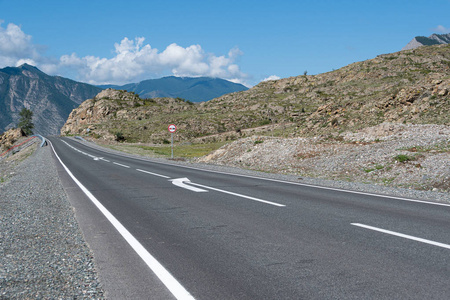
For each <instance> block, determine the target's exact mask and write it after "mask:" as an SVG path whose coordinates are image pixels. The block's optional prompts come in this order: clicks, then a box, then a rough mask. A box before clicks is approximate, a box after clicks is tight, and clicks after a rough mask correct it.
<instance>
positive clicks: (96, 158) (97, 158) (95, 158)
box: [94, 156, 103, 160]
mask: <svg viewBox="0 0 450 300" xmlns="http://www.w3.org/2000/svg"><path fill="white" fill-rule="evenodd" d="M100 159H103V157H95V156H94V160H100Z"/></svg>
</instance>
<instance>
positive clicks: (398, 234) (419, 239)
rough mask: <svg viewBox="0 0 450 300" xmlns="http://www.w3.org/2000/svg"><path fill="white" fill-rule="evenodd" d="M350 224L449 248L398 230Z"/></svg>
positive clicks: (449, 247)
mask: <svg viewBox="0 0 450 300" xmlns="http://www.w3.org/2000/svg"><path fill="white" fill-rule="evenodd" d="M351 224H352V225H353V226H358V227H362V228H366V229H370V230H374V231H378V232H382V233H386V234H390V235H394V236H398V237H402V238H405V239H409V240H414V241H417V242H421V243H425V244H430V245H433V246H438V247H441V248H446V249H450V245H447V244H443V243H439V242H435V241H430V240H426V239H422V238H418V237H415V236H412V235H407V234H403V233H399V232H395V231H390V230H386V229H382V228H377V227H373V226H369V225H364V224H360V223H351Z"/></svg>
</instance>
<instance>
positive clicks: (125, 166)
mask: <svg viewBox="0 0 450 300" xmlns="http://www.w3.org/2000/svg"><path fill="white" fill-rule="evenodd" d="M113 164H115V165H118V166H121V167H124V168H129V167H130V166H127V165H122V164H119V163H116V162H113Z"/></svg>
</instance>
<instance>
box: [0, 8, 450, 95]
mask: <svg viewBox="0 0 450 300" xmlns="http://www.w3.org/2000/svg"><path fill="white" fill-rule="evenodd" d="M449 11H450V0H433V1H429V0H428V1H416V0H408V1H403V0H391V1H385V0H378V1H372V0H366V1H350V0H345V1H326V0H312V1H301V0H298V1H290V0H287V1H286V0H279V1H274V0H271V1H266V0H258V1H253V0H240V1H236V0H227V1H223V2H222V1H178V0H163V1H155V0H149V1H135V0H128V1H114V0H109V1H102V0H90V1H84V0H77V1H72V0H64V1H61V0H57V1H56V0H40V1H35V0H0V20H1V21H0V22H1V23H0V68H3V67H5V66H18V65H20V64H22V63H24V62H28V63H30V64H33V65H35V66H37V67H38V68H40V69H41V70H43V71H44V72H46V73H48V74H51V75H60V76H64V77H68V78H71V79H74V80H78V81H83V82H88V83H92V84H102V83H115V84H125V83H129V82H137V81H140V80H144V79H150V78H160V77H163V76H168V75H176V76H213V77H220V78H224V79H228V80H232V81H235V82H240V83H244V84H246V85H247V86H253V85H255V84H257V83H258V82H260V81H262V80H264V79H267V78H285V77H290V76H298V75H302V74H303V73H304V71H307V72H308V74H310V75H313V74H318V73H323V72H328V71H332V70H333V69H338V68H341V67H343V66H345V65H348V64H350V63H353V62H357V61H362V60H366V59H371V58H374V57H375V56H377V55H379V54H384V53H392V52H397V51H400V50H401V48H402V47H404V46H405V45H406V44H407V43H408V42H409V41H410V40H411V39H412V38H414V37H415V36H417V35H423V36H429V35H431V34H432V33H449V32H450V18H449V16H448V12H449Z"/></svg>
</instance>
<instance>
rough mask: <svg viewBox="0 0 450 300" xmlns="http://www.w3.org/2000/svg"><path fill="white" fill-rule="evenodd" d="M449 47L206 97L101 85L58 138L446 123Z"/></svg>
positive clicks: (289, 133) (130, 138)
mask: <svg viewBox="0 0 450 300" xmlns="http://www.w3.org/2000/svg"><path fill="white" fill-rule="evenodd" d="M449 91H450V45H438V46H429V47H420V48H417V49H414V50H407V51H401V52H397V53H392V54H385V55H379V56H378V57H376V58H374V59H370V60H367V61H363V62H357V63H354V64H351V65H348V66H346V67H343V68H341V69H339V70H335V71H332V72H328V73H324V74H319V75H301V76H297V77H290V78H285V79H280V80H276V81H266V82H262V83H260V84H258V85H257V86H255V87H253V88H251V89H249V90H247V91H243V92H237V93H232V94H227V95H224V96H222V97H219V98H216V99H213V100H211V101H208V102H202V103H191V102H189V101H184V100H183V99H171V98H154V99H141V98H139V97H138V96H137V95H136V94H134V93H128V92H126V91H116V90H105V91H102V92H101V93H100V94H98V95H97V96H96V97H95V98H93V99H90V100H87V101H85V102H83V103H82V104H81V105H80V107H78V108H76V109H74V110H73V111H72V113H71V114H70V116H69V119H68V120H67V122H66V124H65V125H64V127H63V128H62V129H61V134H63V135H79V134H86V133H87V129H88V128H89V135H90V136H92V137H94V138H98V139H103V140H115V139H117V134H120V140H122V141H127V142H144V143H164V142H167V140H168V139H170V134H169V133H168V131H167V126H168V125H169V124H171V123H174V124H176V125H177V126H178V131H177V133H176V134H175V141H190V142H209V141H221V140H222V141H223V140H234V139H237V138H240V137H245V136H250V135H253V134H255V133H258V134H265V135H271V136H281V137H298V136H316V135H324V134H325V135H328V134H339V133H342V132H344V131H348V130H350V131H357V130H359V129H362V128H366V127H371V126H375V125H378V124H381V123H383V122H397V123H414V124H441V125H449V124H450V117H449V114H448V112H449V111H450V107H449V106H450V105H449V103H450V101H449V97H450V95H449Z"/></svg>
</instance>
